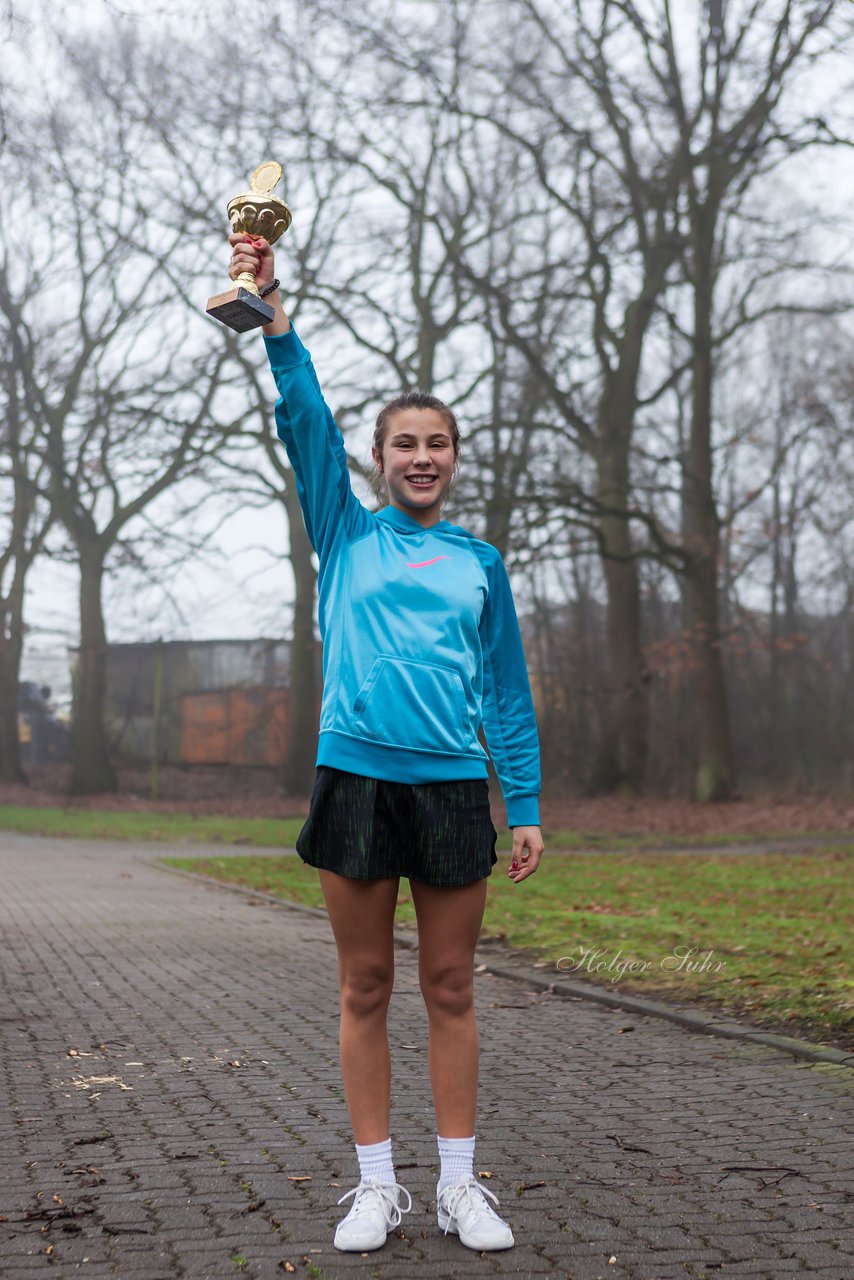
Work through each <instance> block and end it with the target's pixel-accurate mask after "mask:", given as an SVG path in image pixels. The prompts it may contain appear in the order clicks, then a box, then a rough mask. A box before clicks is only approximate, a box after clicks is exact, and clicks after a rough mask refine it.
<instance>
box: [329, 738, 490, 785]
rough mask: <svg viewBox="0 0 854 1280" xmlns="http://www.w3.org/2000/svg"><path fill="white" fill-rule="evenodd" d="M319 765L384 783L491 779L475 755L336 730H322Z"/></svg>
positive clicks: (484, 766) (483, 764) (484, 765)
mask: <svg viewBox="0 0 854 1280" xmlns="http://www.w3.org/2000/svg"><path fill="white" fill-rule="evenodd" d="M316 765H327V766H328V767H329V768H331V769H343V770H344V771H345V773H360V774H362V775H363V776H364V777H367V778H379V779H381V780H382V781H383V782H407V783H420V782H459V781H461V780H463V779H471V778H488V777H489V771H488V770H487V767H486V762H485V761H484V760H476V759H474V758H473V757H472V756H464V755H459V756H455V755H445V754H443V753H442V752H441V751H408V750H407V749H406V747H387V746H383V745H382V744H381V743H377V742H369V741H366V739H364V738H354V737H350V735H349V734H346V733H339V732H337V731H336V730H334V729H324V730H322V731H321V733H320V736H319V738H318V745H317V761H316Z"/></svg>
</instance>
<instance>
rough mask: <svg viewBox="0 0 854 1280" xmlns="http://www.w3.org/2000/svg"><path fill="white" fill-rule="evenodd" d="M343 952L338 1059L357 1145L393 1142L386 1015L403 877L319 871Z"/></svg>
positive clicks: (332, 923) (339, 972) (340, 956)
mask: <svg viewBox="0 0 854 1280" xmlns="http://www.w3.org/2000/svg"><path fill="white" fill-rule="evenodd" d="M318 874H319V876H320V883H321V887H322V889H323V896H324V898H325V899H326V908H327V911H328V912H329V921H330V924H331V925H332V932H333V933H334V935H335V943H336V946H337V948H338V982H339V987H340V995H341V1025H340V1029H339V1039H338V1044H339V1051H340V1054H341V1072H342V1075H343V1078H344V1092H345V1094H346V1095H347V1106H348V1108H349V1111H350V1123H351V1124H352V1126H353V1136H354V1141H355V1142H357V1143H359V1144H360V1145H362V1144H364V1143H373V1142H383V1141H384V1140H385V1139H386V1138H387V1137H389V1126H390V1112H391V1055H390V1052H389V1044H388V1030H387V1027H386V1015H387V1013H388V1006H389V1001H390V999H391V993H392V989H393V987H394V936H393V930H394V912H395V907H396V906H397V892H398V885H399V884H400V879H399V877H397V876H395V877H394V878H387V879H382V880H355V879H353V878H351V877H349V876H340V875H338V874H337V873H336V872H334V871H319V872H318Z"/></svg>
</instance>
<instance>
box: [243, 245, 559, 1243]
mask: <svg viewBox="0 0 854 1280" xmlns="http://www.w3.org/2000/svg"><path fill="white" fill-rule="evenodd" d="M229 241H230V243H231V245H232V259H231V264H230V268H229V274H230V275H231V278H232V279H236V277H237V276H238V275H239V274H240V272H241V271H245V270H249V271H251V272H253V273H254V275H255V280H256V283H257V285H258V287H259V289H260V290H261V291H266V297H267V301H268V302H270V303H272V305H273V306H274V307H275V317H274V319H273V320H272V322H271V323H270V324H269V325H266V326H265V327H264V329H263V333H264V341H265V344H266V348H267V354H268V356H269V359H270V364H271V367H272V371H273V376H274V378H275V381H276V386H277V388H278V391H279V399H278V402H277V404H276V428H277V432H278V435H279V437H280V439H281V440H282V441H283V442H284V445H285V448H286V449H287V452H288V457H289V458H290V462H291V465H292V467H293V471H294V480H295V483H296V487H297V493H298V496H299V500H300V504H301V506H302V511H303V516H304V519H305V525H306V530H307V531H308V535H309V538H310V540H311V543H312V546H313V547H314V549H315V551H316V552H317V555H318V560H319V566H320V568H319V576H318V589H319V623H320V633H321V638H322V640H323V676H324V688H323V700H322V704H321V713H320V735H319V745H318V752H317V761H316V766H317V772H316V779H315V784H314V790H313V793H312V798H311V808H310V812H309V816H308V821H307V822H306V824H305V826H304V827H303V829H302V831H301V832H300V835H299V837H298V840H297V851H298V852H299V854H300V856H301V858H302V859H303V861H304V862H306V863H308V864H309V865H311V866H314V867H317V868H318V869H319V876H320V882H321V885H322V888H323V894H324V897H325V900H326V906H327V909H328V912H329V920H330V923H331V926H332V931H333V934H334V937H335V942H336V946H337V951H338V974H339V983H340V997H341V1001H340V1003H341V1024H340V1053H341V1067H342V1074H343V1078H344V1088H345V1092H346V1095H347V1105H348V1108H349V1112H350V1119H351V1123H352V1126H353V1133H354V1138H355V1146H356V1156H357V1159H358V1162H359V1175H360V1176H359V1183H358V1186H356V1187H355V1188H354V1189H353V1190H352V1191H349V1192H348V1193H347V1194H346V1195H345V1196H342V1197H341V1200H339V1202H338V1203H339V1204H341V1203H342V1202H343V1201H344V1200H347V1199H349V1197H350V1196H354V1197H355V1199H354V1202H353V1205H352V1207H351V1208H350V1211H349V1212H348V1214H347V1216H346V1217H345V1218H343V1219H342V1221H341V1222H339V1224H338V1228H337V1230H336V1233H335V1245H336V1247H337V1248H339V1249H343V1250H354V1251H359V1252H361V1251H364V1250H369V1249H377V1248H379V1247H380V1246H381V1245H383V1244H384V1243H385V1240H386V1236H387V1233H388V1231H389V1230H390V1229H392V1228H393V1227H396V1226H398V1225H399V1223H400V1221H401V1215H402V1213H408V1212H409V1211H410V1209H411V1207H412V1200H411V1197H410V1195H409V1192H408V1191H407V1190H406V1188H405V1187H403V1186H401V1185H400V1184H399V1183H398V1182H397V1181H396V1179H395V1173H394V1166H393V1163H392V1155H391V1137H390V1133H389V1124H390V1101H391V1100H390V1091H391V1068H390V1054H389V1043H388V1033H387V1028H386V1015H387V1011H388V1006H389V1000H390V997H391V992H392V987H393V985H394V943H393V926H394V914H395V906H396V904H397V895H398V885H399V881H400V877H401V876H405V877H407V878H408V879H409V882H410V890H411V894H412V901H413V903H414V906H415V912H416V916H417V920H418V971H419V978H420V985H421V991H422V993H423V996H424V1001H425V1004H426V1006H427V1013H428V1021H429V1050H428V1057H429V1068H430V1080H431V1085H432V1091H433V1101H434V1106H435V1111H436V1120H437V1126H438V1135H437V1138H438V1146H439V1158H440V1161H441V1172H440V1175H439V1181H438V1184H437V1187H436V1198H437V1211H438V1222H439V1226H440V1227H441V1228H442V1229H443V1231H445V1232H446V1233H447V1232H452V1233H454V1234H457V1235H459V1238H460V1240H461V1242H462V1243H463V1244H464V1245H467V1246H468V1247H469V1248H472V1249H478V1250H481V1249H507V1248H510V1246H511V1245H512V1244H513V1243H514V1241H513V1234H512V1232H511V1230H510V1227H509V1226H508V1224H507V1223H506V1222H504V1221H503V1219H501V1218H500V1217H499V1216H498V1214H497V1213H496V1212H495V1210H494V1209H493V1208H492V1205H491V1204H490V1203H489V1201H490V1200H492V1201H493V1202H494V1203H495V1204H498V1199H497V1197H496V1196H495V1195H494V1193H493V1192H492V1191H490V1190H488V1189H487V1188H486V1187H483V1186H481V1184H480V1183H479V1182H478V1181H477V1179H476V1178H475V1177H474V1174H473V1160H474V1144H475V1110H476V1099H477V1076H478V1033H477V1025H476V1021H475V1009H474V998H473V996H474V993H473V969H474V963H473V962H474V952H475V947H476V944H477V940H478V936H479V934H480V929H481V923H482V920H483V912H484V906H485V902H486V883H487V882H486V877H487V876H489V875H490V874H491V872H492V867H493V865H494V864H495V863H496V862H497V861H498V859H497V856H496V853H495V842H496V838H497V832H496V830H495V827H494V826H493V824H492V820H491V817H490V808H489V792H488V782H487V778H488V772H487V768H486V760H487V759H488V757H487V754H486V752H485V751H484V749H483V747H482V746H481V744H480V742H479V741H478V737H477V733H478V729H479V728H480V726H481V724H483V727H484V731H485V735H486V739H487V743H488V746H489V752H490V756H491V757H492V760H493V761H494V763H495V768H496V772H497V774H498V778H499V781H500V783H501V788H502V792H503V795H504V800H505V804H506V807H507V821H508V825H509V826H510V827H512V828H513V833H514V839H513V855H512V860H511V865H510V867H509V870H508V875H509V878H510V879H511V880H512V882H513V883H514V884H519V883H520V882H521V881H522V880H524V879H525V878H526V877H527V876H530V875H533V873H534V872H535V871H536V870H537V867H538V865H539V861H540V856H541V854H542V852H543V841H542V838H541V836H540V828H539V821H540V818H539V792H540V756H539V741H538V736H537V725H536V719H535V715H534V707H533V702H532V699H531V689H530V684H529V681H528V673H527V669H526V667H525V658H524V653H523V649H522V642H521V636H520V633H519V623H518V619H517V617H516V611H515V608H514V604H513V597H512V594H511V590H510V583H509V579H508V577H507V572H506V569H505V567H504V564H503V562H502V560H501V556H500V555H499V553H498V551H497V550H496V549H495V548H494V547H493V546H491V545H490V544H489V543H487V542H483V541H481V540H479V539H477V538H475V537H474V536H473V535H472V534H471V533H469V532H468V531H467V530H465V529H462V528H460V527H459V526H458V525H453V524H450V523H449V522H448V521H447V520H443V519H442V518H441V509H442V506H443V504H444V502H445V499H446V496H447V493H448V489H449V488H450V485H451V482H452V480H453V478H454V475H455V473H456V459H457V456H458V453H459V443H460V437H459V430H458V427H457V422H456V419H455V417H454V414H453V413H452V412H451V410H450V409H449V408H448V406H447V405H445V404H443V403H442V401H441V400H437V399H436V398H435V397H433V396H428V395H426V394H424V393H421V392H411V393H409V394H406V395H402V396H399V397H397V399H395V400H392V401H391V402H390V403H389V404H387V405H385V407H384V408H383V409H382V410H381V411H380V414H379V417H378V418H377V425H376V431H375V434H374V446H373V449H372V454H373V458H374V462H375V465H376V468H377V471H376V480H377V485H378V487H379V486H382V485H385V486H386V487H387V502H386V505H384V506H381V508H380V509H379V510H378V511H377V512H371V511H368V510H367V508H366V507H364V506H363V505H362V504H361V503H360V502H359V501H358V499H357V498H356V496H355V494H354V493H353V491H352V489H351V487H350V482H349V478H348V471H347V461H346V455H345V450H344V442H343V439H342V436H341V433H340V432H339V430H338V428H337V426H336V424H335V421H334V419H333V417H332V414H331V413H330V411H329V409H328V408H327V406H326V404H325V402H324V400H323V397H322V395H321V392H320V387H319V385H318V381H317V377H316V375H315V372H314V368H313V366H312V364H311V360H310V357H309V353H308V352H307V351H306V349H305V347H304V346H303V345H302V343H301V342H300V340H299V338H298V336H297V334H296V332H295V330H294V329H293V327H292V325H291V324H290V322H289V320H288V318H287V316H286V315H285V312H284V310H283V308H282V303H281V299H280V297H279V293H278V281H276V280H275V279H274V270H273V252H272V249H271V248H270V246H269V245H268V244H267V242H266V241H265V240H257V241H254V240H251V239H250V238H249V237H248V236H244V235H232V236H230V237H229ZM270 286H275V287H273V288H271V287H270ZM385 496H386V495H385V494H381V497H385ZM401 1196H404V1197H405V1198H406V1200H407V1201H408V1204H406V1206H405V1207H403V1205H402V1201H401ZM487 1197H488V1198H487Z"/></svg>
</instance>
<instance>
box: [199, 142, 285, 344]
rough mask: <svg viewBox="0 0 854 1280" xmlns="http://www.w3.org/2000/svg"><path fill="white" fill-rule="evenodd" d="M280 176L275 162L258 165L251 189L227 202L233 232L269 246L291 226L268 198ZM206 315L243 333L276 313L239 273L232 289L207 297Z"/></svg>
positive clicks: (280, 203) (249, 277)
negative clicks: (259, 238)
mask: <svg viewBox="0 0 854 1280" xmlns="http://www.w3.org/2000/svg"><path fill="white" fill-rule="evenodd" d="M281 176H282V166H281V165H280V164H277V163H276V161H275V160H267V161H265V163H264V164H259V166H258V168H257V169H256V170H255V172H254V173H253V174H252V178H251V179H250V181H251V185H252V190H251V191H243V192H241V194H240V195H239V196H235V197H234V198H233V199H232V200H229V202H228V217H229V221H230V222H231V230H232V232H234V233H238V232H243V233H244V234H245V235H249V236H258V237H260V236H263V237H264V239H265V240H266V241H267V242H268V243H269V244H273V243H274V242H275V241H276V240H278V238H279V236H281V235H284V233H285V232H286V231H287V229H288V227H289V226H290V225H291V211H290V209H289V208H288V206H287V205H286V204H285V202H284V200H280V199H279V197H278V196H274V195H272V191H273V187H275V186H276V184H277V183H278V181H279V179H280V178H281ZM205 310H206V311H207V313H208V315H209V316H213V317H214V319H215V320H221V321H222V323H223V324H227V325H228V327H229V329H236V330H237V332H238V333H244V332H245V331H246V330H247V329H257V328H258V327H259V326H260V325H262V324H269V323H270V321H271V320H272V319H273V316H274V315H275V314H276V313H275V311H274V309H273V308H272V307H271V306H270V304H269V302H265V301H264V299H263V298H261V297H260V296H259V294H258V286H257V285H256V284H255V277H254V276H253V274H252V272H251V271H241V273H240V275H239V276H238V277H237V280H236V282H235V287H234V288H233V289H229V290H228V292H227V293H218V294H217V295H216V297H215V298H208V305H207V307H206V308H205Z"/></svg>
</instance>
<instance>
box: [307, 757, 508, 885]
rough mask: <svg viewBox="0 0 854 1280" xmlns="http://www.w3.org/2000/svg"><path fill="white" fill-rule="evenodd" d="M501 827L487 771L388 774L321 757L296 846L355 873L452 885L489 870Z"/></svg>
mask: <svg viewBox="0 0 854 1280" xmlns="http://www.w3.org/2000/svg"><path fill="white" fill-rule="evenodd" d="M497 839H498V832H497V831H496V830H495V826H494V824H493V822H492V817H491V814H490V809H489V784H488V782H487V780H486V778H464V779H459V780H457V781H452V782H426V783H409V782H385V781H383V780H382V779H378V778H366V777H363V776H362V774H360V773H347V772H345V771H344V770H343V769H333V768H331V767H330V766H329V765H318V767H317V774H316V778H315V782H314V789H313V791H312V794H311V809H310V811H309V815H308V821H307V822H306V824H305V826H304V827H303V829H302V831H300V833H299V836H298V837H297V843H296V848H297V853H298V854H299V856H300V857H301V858H302V860H303V862H307V863H308V865H309V866H312V867H320V868H322V869H324V870H326V871H336V872H337V873H338V874H339V875H342V876H350V877H352V878H353V879H356V880H378V879H382V878H384V877H387V876H405V877H406V879H408V880H415V881H417V882H419V883H421V884H429V885H435V886H437V887H443V888H454V887H457V886H459V885H464V884H471V883H472V882H473V881H475V880H482V879H483V878H484V877H485V876H488V875H491V873H492V868H493V867H494V865H495V863H496V862H497V861H498V856H497V854H496V852H495V843H496V840H497Z"/></svg>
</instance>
